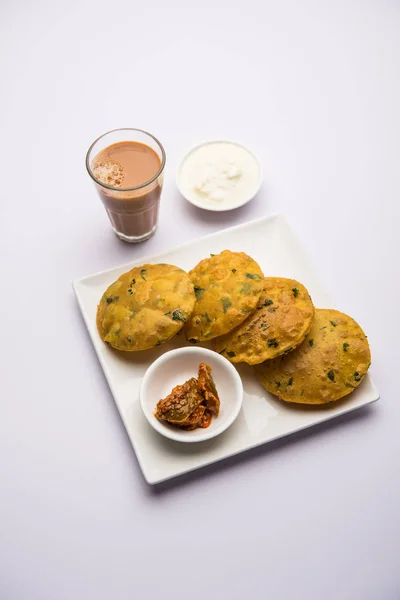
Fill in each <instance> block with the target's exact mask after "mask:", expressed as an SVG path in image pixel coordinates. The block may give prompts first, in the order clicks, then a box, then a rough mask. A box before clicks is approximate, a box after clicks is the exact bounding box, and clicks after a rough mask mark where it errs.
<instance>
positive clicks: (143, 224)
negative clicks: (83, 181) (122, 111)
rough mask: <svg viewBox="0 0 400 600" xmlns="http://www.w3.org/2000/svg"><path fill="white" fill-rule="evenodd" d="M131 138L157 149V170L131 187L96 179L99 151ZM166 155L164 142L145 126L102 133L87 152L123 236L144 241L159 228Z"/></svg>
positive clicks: (97, 183)
mask: <svg viewBox="0 0 400 600" xmlns="http://www.w3.org/2000/svg"><path fill="white" fill-rule="evenodd" d="M129 141H130V142H139V143H141V144H145V145H146V146H150V148H152V149H153V150H154V151H155V152H156V154H157V155H158V157H159V159H160V168H159V170H158V171H157V173H155V175H154V176H153V177H152V178H151V179H149V180H147V181H143V183H140V185H136V186H135V187H129V188H124V187H113V186H112V185H107V184H105V183H104V182H103V181H100V180H99V179H96V176H95V175H94V173H93V170H92V168H93V162H94V160H95V159H96V157H97V156H98V154H99V153H100V152H101V151H102V150H104V149H105V148H107V147H108V146H111V145H112V144H116V143H118V142H129ZM165 159H166V156H165V151H164V148H163V147H162V145H161V143H160V142H159V141H158V140H157V138H155V137H154V136H153V135H151V133H147V132H146V131H143V130H141V129H133V128H126V129H114V130H112V131H109V132H107V133H104V134H103V135H101V136H100V137H99V138H97V140H95V141H94V142H93V144H92V145H91V146H90V148H89V150H88V152H87V155H86V168H87V170H88V173H89V175H90V176H91V178H92V179H93V181H94V184H95V186H96V189H97V191H98V193H99V196H100V198H101V201H102V202H103V204H104V207H105V209H106V211H107V214H108V217H109V219H110V221H111V225H112V228H113V230H114V232H115V233H116V234H117V236H118V237H119V238H120V239H121V240H124V241H125V242H133V243H135V242H143V241H144V240H147V239H148V238H149V237H151V236H152V235H153V234H154V232H155V231H156V228H157V220H158V208H159V204H160V195H161V190H162V185H163V178H164V167H165Z"/></svg>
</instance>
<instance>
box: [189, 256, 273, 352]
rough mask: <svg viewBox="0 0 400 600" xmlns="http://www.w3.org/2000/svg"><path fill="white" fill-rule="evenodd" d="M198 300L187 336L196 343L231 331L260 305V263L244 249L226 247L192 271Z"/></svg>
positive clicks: (261, 278)
mask: <svg viewBox="0 0 400 600" xmlns="http://www.w3.org/2000/svg"><path fill="white" fill-rule="evenodd" d="M189 276H190V278H191V280H192V282H193V285H194V291H195V294H196V303H195V306H194V310H193V314H192V316H191V317H190V318H189V320H188V322H187V323H186V325H185V335H186V339H187V340H188V341H189V342H191V343H193V344H196V343H198V342H201V341H207V340H211V339H213V338H215V337H218V336H220V335H223V334H224V333H227V332H228V331H231V330H232V329H234V328H235V327H237V326H238V325H240V323H242V322H243V321H244V320H245V319H246V317H247V316H248V315H249V314H250V313H251V312H252V311H253V310H254V309H255V307H256V306H257V302H258V299H259V297H260V295H261V293H262V288H263V277H264V275H263V273H262V271H261V269H260V267H259V265H258V264H257V263H256V262H255V261H254V260H253V259H252V258H251V257H250V256H248V255H247V254H245V253H244V252H231V251H230V250H224V251H223V252H221V253H220V254H215V255H214V254H213V255H211V256H210V257H209V258H205V259H204V260H202V261H200V262H199V264H198V265H196V266H195V267H194V269H192V270H191V271H189Z"/></svg>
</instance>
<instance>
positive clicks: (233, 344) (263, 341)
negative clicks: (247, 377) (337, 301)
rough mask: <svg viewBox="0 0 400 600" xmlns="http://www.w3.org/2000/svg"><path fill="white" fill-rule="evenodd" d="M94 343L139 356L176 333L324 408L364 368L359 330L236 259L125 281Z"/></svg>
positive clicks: (104, 308)
mask: <svg viewBox="0 0 400 600" xmlns="http://www.w3.org/2000/svg"><path fill="white" fill-rule="evenodd" d="M97 328H98V331H99V333H100V336H101V338H102V339H103V340H104V341H105V342H106V343H108V344H109V345H110V346H112V347H113V348H116V349H118V350H125V351H138V350H146V349H148V348H152V347H153V346H157V345H160V344H162V343H163V342H165V341H167V340H169V339H171V338H172V337H173V336H174V335H175V334H176V333H178V331H179V330H180V329H182V328H184V333H185V336H186V339H187V340H188V341H189V342H190V343H192V344H197V343H201V342H208V341H210V340H213V346H214V349H215V350H216V351H217V352H219V353H220V354H222V355H223V356H225V357H226V358H227V359H228V360H230V361H231V362H232V363H239V362H244V363H248V364H250V365H254V366H255V371H256V375H257V377H258V379H259V381H260V382H261V384H262V385H263V386H264V387H265V388H266V389H267V390H268V391H269V392H271V393H272V394H274V395H275V396H278V397H279V398H280V399H282V400H285V401H287V402H296V403H303V404H326V403H328V402H332V401H335V400H339V398H342V397H343V396H346V395H347V394H349V393H350V392H352V391H353V389H355V388H356V387H357V386H358V385H359V384H360V383H361V381H362V380H363V378H364V376H365V374H366V372H367V370H368V368H369V366H370V361H371V355H370V350H369V344H368V341H367V338H366V336H365V334H364V332H363V330H362V329H361V327H360V326H359V325H358V324H357V323H356V322H355V321H354V320H353V319H352V318H351V317H348V316H347V315H345V314H343V313H341V312H339V311H337V310H333V309H318V308H317V309H315V308H314V305H313V302H312V300H311V297H310V295H309V293H308V291H307V290H306V288H305V287H304V286H303V285H302V284H301V283H299V282H298V281H295V280H294V279H286V278H282V277H264V275H263V273H262V271H261V269H260V267H259V265H258V264H257V263H256V262H255V261H254V260H253V259H252V258H251V257H250V256H248V255H247V254H245V253H244V252H231V251H230V250H224V251H223V252H221V253H220V254H215V255H213V254H212V255H211V256H210V257H209V258H205V259H204V260H202V261H200V262H199V264H198V265H196V266H195V267H194V268H193V269H192V270H191V271H190V272H189V273H186V272H185V271H183V270H182V269H180V268H179V267H176V266H173V265H166V264H153V265H150V264H149V265H143V266H142V267H135V268H133V269H132V270H130V271H129V272H128V273H124V274H123V275H121V277H119V279H117V281H115V282H114V283H113V284H111V285H110V286H109V288H108V289H107V290H106V292H105V293H104V294H103V296H102V298H101V301H100V304H99V306H98V309H97Z"/></svg>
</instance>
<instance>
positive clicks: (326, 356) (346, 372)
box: [254, 308, 371, 404]
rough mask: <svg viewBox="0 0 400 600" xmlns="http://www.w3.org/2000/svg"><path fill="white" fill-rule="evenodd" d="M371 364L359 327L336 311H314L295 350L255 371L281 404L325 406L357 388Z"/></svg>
mask: <svg viewBox="0 0 400 600" xmlns="http://www.w3.org/2000/svg"><path fill="white" fill-rule="evenodd" d="M370 364H371V353H370V349H369V344H368V340H367V338H366V336H365V334H364V332H363V330H362V329H361V327H360V326H359V325H358V323H356V321H354V319H352V318H351V317H349V316H347V315H345V314H344V313H341V312H339V311H338V310H333V309H321V308H317V309H316V310H315V317H314V321H313V325H312V327H311V330H310V332H309V334H308V336H307V337H306V339H305V340H304V342H303V343H302V344H300V346H298V348H296V350H293V352H290V353H289V354H286V355H283V356H281V357H278V358H274V359H273V360H267V361H266V362H264V363H262V364H259V365H256V366H255V367H254V368H255V370H256V374H257V377H258V379H259V381H260V382H261V384H262V385H263V386H264V387H265V389H266V390H268V391H269V392H271V393H272V394H274V395H275V396H278V397H279V398H280V399H281V400H285V401H287V402H296V403H300V404H327V403H328V402H334V401H336V400H339V399H340V398H343V397H344V396H346V395H348V394H350V393H351V392H352V391H353V390H354V389H355V388H356V387H357V386H359V385H360V383H361V381H362V380H363V379H364V377H365V374H366V372H367V371H368V368H369V366H370Z"/></svg>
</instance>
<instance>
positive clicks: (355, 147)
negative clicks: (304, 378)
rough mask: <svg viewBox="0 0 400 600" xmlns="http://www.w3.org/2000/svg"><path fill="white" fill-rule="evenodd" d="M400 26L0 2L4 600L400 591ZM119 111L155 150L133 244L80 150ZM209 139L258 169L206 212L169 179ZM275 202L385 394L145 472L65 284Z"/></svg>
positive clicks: (288, 10) (382, 13)
mask: <svg viewBox="0 0 400 600" xmlns="http://www.w3.org/2000/svg"><path fill="white" fill-rule="evenodd" d="M399 24H400V8H399V3H398V2H395V1H394V0H393V1H389V0H381V1H378V0H376V1H366V2H361V1H354V2H350V1H344V0H341V1H337V2H334V1H333V0H332V1H331V2H328V1H326V0H323V1H320V2H318V1H316V0H315V1H312V0H304V1H303V2H296V0H284V1H282V2H279V1H278V0H246V1H244V0H243V1H240V2H239V1H238V0H236V1H235V0H229V1H228V0H226V1H225V0H213V1H211V0H202V1H201V2H196V3H194V2H190V0H186V1H185V0H168V1H167V0H164V1H160V0H159V1H158V2H157V1H155V2H139V1H138V0H126V1H123V0H115V1H110V0H108V1H105V0H97V1H94V0H93V1H90V2H89V1H86V2H85V1H83V2H81V1H74V0H71V1H69V2H67V1H64V2H51V1H49V2H42V1H40V0H38V1H37V2H28V1H27V0H25V1H23V0H19V1H18V0H15V1H12V0H2V2H1V4H0V54H1V65H0V66H1V79H0V86H1V99H0V102H1V113H0V161H1V162H0V165H1V167H0V177H1V188H0V189H1V191H0V194H1V204H0V207H1V215H0V216H1V220H0V222H1V235H0V251H1V254H0V256H1V294H0V309H1V312H0V315H1V329H0V331H1V342H2V365H3V368H2V369H1V399H0V444H1V448H0V481H1V490H0V598H1V600H25V599H29V600H32V599H33V600H36V599H38V600H80V599H85V600H86V599H89V600H92V599H94V600H125V599H129V600H131V599H134V600H142V599H147V598H150V599H152V598H168V599H169V598H171V599H181V598H190V599H191V600H197V599H200V598H206V599H212V600H214V599H218V600H221V599H222V600H225V598H226V599H229V600H239V599H242V598H246V599H249V600H258V599H260V600H264V599H266V598H268V599H271V600H280V599H285V600H286V599H290V600H291V599H292V598H293V599H301V600H302V599H305V600H314V599H316V600H320V599H324V600H331V599H332V600H347V599H349V600H397V599H399V598H400V564H399V556H400V514H399V507H400V482H399V474H400V468H399V467H400V459H399V457H400V436H399V422H400V398H399V383H398V382H399V377H400V374H399V370H400V369H399V367H400V360H399V344H398V336H399V322H400V316H399V301H400V296H399V292H400V289H399V267H398V256H399V254H400V252H399V250H400V241H399V240H400V234H399V217H400V211H399V194H400V169H399V158H400V157H399V147H400V144H399V139H400V116H399V115H400V110H399V107H400V83H399V73H400V31H399ZM124 126H128V127H129V126H132V127H135V126H136V127H142V128H144V129H148V130H149V131H151V132H153V133H154V134H155V135H156V136H157V137H159V138H160V140H161V141H162V142H163V143H164V144H165V148H166V151H167V156H168V163H167V171H166V182H165V190H164V194H163V198H162V210H161V218H160V226H159V230H158V232H157V234H156V235H155V236H154V237H153V238H152V239H151V240H150V241H148V242H146V243H143V244H142V245H139V246H130V245H127V244H124V243H122V242H120V241H118V240H117V239H116V237H115V236H114V234H113V233H112V231H111V228H110V226H109V224H108V221H107V218H106V215H105V213H104V210H103V208H102V206H101V204H100V202H99V200H98V198H97V197H96V194H95V190H94V188H93V185H92V182H91V180H90V178H89V177H88V175H87V173H86V171H85V167H84V158H85V152H86V150H87V147H88V146H89V144H90V143H91V142H92V141H93V139H94V138H95V137H97V136H98V135H99V134H101V133H103V132H105V131H107V130H109V129H112V128H114V127H124ZM224 137H228V138H232V139H236V140H239V141H242V142H243V143H245V144H248V145H249V146H250V147H251V148H252V149H254V150H255V151H256V152H257V153H258V154H259V156H260V158H261V161H262V164H263V167H264V171H265V183H264V186H263V189H262V191H261V193H260V194H259V196H258V197H257V198H256V199H255V200H254V201H253V202H251V203H250V204H249V205H247V206H246V207H244V208H242V209H238V210H237V211H235V212H232V213H225V214H223V213H221V214H220V215H216V214H211V213H206V212H203V211H201V210H198V209H195V208H194V207H191V206H190V205H188V204H187V203H185V202H184V201H183V200H182V199H181V198H180V196H179V194H178V192H177V190H176V187H175V184H174V173H175V169H176V166H177V164H178V161H179V158H180V156H181V155H182V153H183V152H184V151H185V149H186V148H187V147H188V146H190V145H191V144H194V143H197V142H199V141H202V140H204V139H212V138H224ZM275 211H279V212H282V213H283V214H284V215H285V216H286V217H287V218H288V220H289V222H290V224H291V225H292V227H293V229H294V230H295V232H296V233H297V234H298V235H299V237H300V239H301V240H302V242H303V243H304V245H305V246H306V249H307V250H308V252H309V254H310V256H311V258H312V259H313V261H314V263H315V265H316V267H317V269H318V271H319V273H320V274H321V277H322V278H323V281H324V283H325V284H326V286H327V287H328V290H330V292H331V294H332V296H333V298H334V301H335V307H336V308H339V309H341V310H343V311H345V312H348V313H350V314H351V315H353V316H354V317H355V318H356V319H357V320H358V321H359V322H360V324H361V325H362V326H363V327H364V329H365V331H366V333H367V334H368V336H369V341H370V343H371V347H372V353H373V366H372V368H371V374H372V377H373V379H374V381H375V383H376V385H377V387H378V388H379V391H380V393H381V401H380V402H378V403H377V404H375V405H374V406H373V407H370V408H367V409H364V410H361V411H360V412H359V413H358V414H354V415H351V416H348V417H345V418H342V419H340V420H339V421H338V422H336V423H332V424H329V425H325V426H322V427H319V428H317V429H314V430H312V431H309V432H307V433H302V434H300V435H297V436H293V437H292V438H290V439H288V440H286V441H283V442H279V443H275V444H273V445H272V446H269V447H265V448H262V449H260V450H257V451H255V452H253V453H250V454H249V455H246V456H244V457H242V458H241V459H235V460H232V461H230V462H228V464H223V465H219V466H215V467H213V468H210V469H208V470H204V471H202V472H198V473H197V474H195V475H194V476H190V477H188V478H184V479H180V480H176V481H175V482H174V483H172V484H170V485H165V486H163V487H161V488H160V489H156V490H154V489H152V488H150V487H148V486H147V485H146V484H145V482H144V480H143V477H142V475H141V473H140V471H139V468H138V465H137V462H136V459H135V455H134V453H133V451H132V449H131V446H130V444H129V441H128V438H127V435H126V433H125V430H124V428H123V425H122V422H121V421H120V419H119V416H118V414H117V410H116V408H115V405H114V403H113V400H112V397H111V394H110V392H109V389H108V387H107V385H106V382H105V379H104V377H103V375H102V371H101V369H100V367H99V364H98V362H97V359H96V356H95V353H94V351H93V348H92V346H91V343H90V341H89V338H88V335H87V332H86V330H85V328H84V325H83V322H82V319H81V316H80V314H79V311H78V308H77V304H76V301H75V298H74V296H73V293H72V289H71V285H70V282H71V280H72V279H76V278H79V277H81V276H84V275H87V274H90V273H92V272H95V271H98V270H102V269H105V268H107V267H112V266H115V265H118V264H119V263H124V262H127V261H129V260H130V259H136V258H138V257H141V256H146V255H151V254H153V253H157V252H160V251H163V250H166V249H168V248H169V247H170V246H173V245H176V244H177V243H180V242H184V241H186V240H190V239H193V238H197V237H199V236H201V235H203V234H206V233H210V232H212V231H217V230H219V229H221V228H224V227H228V226H230V225H233V224H237V223H241V222H244V221H247V220H249V219H252V218H255V217H258V216H261V215H265V214H270V213H272V212H275Z"/></svg>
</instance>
